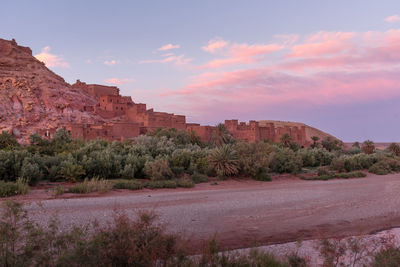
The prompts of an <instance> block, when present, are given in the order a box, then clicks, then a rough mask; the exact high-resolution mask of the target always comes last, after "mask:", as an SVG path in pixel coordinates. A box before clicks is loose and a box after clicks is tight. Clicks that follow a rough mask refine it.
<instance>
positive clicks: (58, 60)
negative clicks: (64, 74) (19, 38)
mask: <svg viewBox="0 0 400 267" xmlns="http://www.w3.org/2000/svg"><path fill="white" fill-rule="evenodd" d="M50 50H51V48H50V46H46V47H44V48H43V49H42V51H41V53H40V54H37V55H35V57H36V58H37V59H38V60H40V61H42V62H44V64H46V66H47V67H50V68H52V67H61V68H69V63H68V62H67V61H66V60H65V59H64V58H63V56H60V55H54V54H51V53H50Z"/></svg>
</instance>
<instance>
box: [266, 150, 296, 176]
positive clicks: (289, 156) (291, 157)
mask: <svg viewBox="0 0 400 267" xmlns="http://www.w3.org/2000/svg"><path fill="white" fill-rule="evenodd" d="M270 167H271V170H272V171H273V172H277V173H298V172H299V171H300V170H301V167H302V160H301V157H300V156H299V155H298V154H297V153H295V152H294V151H292V150H291V149H289V148H281V149H278V150H277V151H276V152H275V153H273V154H272V160H271V163H270Z"/></svg>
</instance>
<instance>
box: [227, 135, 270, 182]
mask: <svg viewBox="0 0 400 267" xmlns="http://www.w3.org/2000/svg"><path fill="white" fill-rule="evenodd" d="M235 149H236V151H237V153H238V155H240V157H239V159H238V165H239V173H240V174H241V175H243V176H247V177H252V178H254V179H263V177H262V176H265V175H263V174H264V173H265V174H267V173H268V171H269V154H271V153H272V152H273V151H274V149H273V147H272V146H271V145H270V144H267V143H263V142H258V143H247V142H239V143H238V144H236V146H235ZM256 176H257V177H256Z"/></svg>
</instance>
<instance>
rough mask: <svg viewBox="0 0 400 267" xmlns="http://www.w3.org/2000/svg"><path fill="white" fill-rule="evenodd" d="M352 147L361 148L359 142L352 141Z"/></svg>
mask: <svg viewBox="0 0 400 267" xmlns="http://www.w3.org/2000/svg"><path fill="white" fill-rule="evenodd" d="M352 147H354V148H361V146H360V142H354V143H353V145H352Z"/></svg>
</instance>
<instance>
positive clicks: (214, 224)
mask: <svg viewBox="0 0 400 267" xmlns="http://www.w3.org/2000/svg"><path fill="white" fill-rule="evenodd" d="M218 183H219V184H218V185H211V184H209V183H206V184H200V185H196V187H195V188H193V189H162V190H141V191H126V190H120V191H113V192H109V193H107V194H105V195H103V196H101V197H98V196H97V195H93V196H85V197H81V198H66V199H44V200H41V201H40V202H36V201H33V200H34V199H35V194H37V195H38V196H39V195H40V190H38V192H32V193H31V194H30V195H28V196H27V197H25V198H23V200H24V201H25V202H26V203H27V206H26V208H27V210H28V211H29V212H31V216H32V218H33V219H34V220H37V221H38V222H40V223H43V224H44V223H46V221H47V220H48V219H49V218H50V217H52V216H54V215H57V216H58V218H59V219H60V222H61V226H62V227H70V226H71V225H72V224H86V223H88V222H90V221H93V220H94V219H96V220H97V221H98V222H100V223H105V222H107V221H110V220H112V216H113V214H114V213H115V212H116V211H119V212H121V211H122V212H126V213H127V214H129V215H131V216H136V214H137V212H138V211H140V210H151V211H154V212H156V213H157V214H159V221H160V222H161V223H166V227H167V230H168V231H171V232H175V233H183V234H184V235H185V237H187V238H190V239H191V240H192V242H191V245H192V246H193V247H194V248H196V247H197V248H198V247H200V246H201V245H203V244H204V243H205V242H206V240H208V239H209V238H210V237H212V236H213V235H214V234H216V235H217V239H218V240H219V242H220V245H221V246H222V248H224V249H233V248H244V247H249V246H260V245H267V244H276V243H284V242H290V241H296V240H308V239H315V238H320V237H337V236H350V235H360V234H370V233H374V232H377V231H380V230H383V229H389V228H392V227H398V226H400V205H399V204H400V194H399V193H400V175H399V174H395V175H386V176H375V175H371V174H370V175H368V176H367V177H366V178H362V179H349V180H330V181H302V180H297V179H295V180H294V179H283V180H280V181H274V182H269V183H268V182H256V181H224V182H218ZM42 195H43V194H42ZM67 197H68V196H67Z"/></svg>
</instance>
